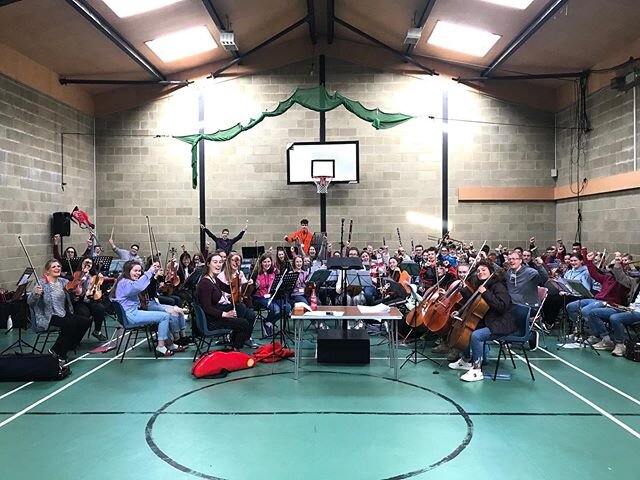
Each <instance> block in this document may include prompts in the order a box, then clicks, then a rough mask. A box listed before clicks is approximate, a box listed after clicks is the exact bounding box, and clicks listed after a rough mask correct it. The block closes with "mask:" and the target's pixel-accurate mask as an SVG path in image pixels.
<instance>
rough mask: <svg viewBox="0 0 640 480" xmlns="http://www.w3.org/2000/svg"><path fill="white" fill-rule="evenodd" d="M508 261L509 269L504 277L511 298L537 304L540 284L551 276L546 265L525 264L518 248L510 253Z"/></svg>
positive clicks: (515, 301)
mask: <svg viewBox="0 0 640 480" xmlns="http://www.w3.org/2000/svg"><path fill="white" fill-rule="evenodd" d="M536 260H537V259H536ZM507 262H508V264H509V269H508V270H506V271H505V272H504V277H505V280H506V282H507V289H508V290H509V295H510V296H511V300H512V301H513V302H514V303H520V304H526V305H536V304H537V303H538V286H539V285H543V284H544V283H545V282H546V281H547V280H548V278H549V276H548V275H547V273H546V271H545V270H544V266H539V267H540V268H539V269H536V268H531V267H527V266H525V265H523V263H522V253H520V252H519V251H518V250H514V251H512V252H511V253H509V256H508V257H507ZM536 265H537V264H536ZM537 266H538V265H537Z"/></svg>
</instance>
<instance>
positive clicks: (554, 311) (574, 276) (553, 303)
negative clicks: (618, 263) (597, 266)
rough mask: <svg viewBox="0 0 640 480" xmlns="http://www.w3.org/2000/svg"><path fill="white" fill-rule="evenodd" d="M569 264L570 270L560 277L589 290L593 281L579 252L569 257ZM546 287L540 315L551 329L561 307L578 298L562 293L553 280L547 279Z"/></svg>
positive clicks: (561, 289)
mask: <svg viewBox="0 0 640 480" xmlns="http://www.w3.org/2000/svg"><path fill="white" fill-rule="evenodd" d="M569 262H570V264H571V269H570V270H567V271H566V272H565V273H564V275H563V276H562V277H563V278H564V279H565V280H574V281H578V282H580V283H581V284H582V286H584V288H586V289H587V290H591V286H592V282H593V281H592V279H591V275H589V270H588V269H587V267H586V266H585V265H584V257H583V256H582V254H581V253H579V252H574V253H572V254H571V255H570V259H569ZM557 281H558V282H560V281H562V280H561V279H558V280H557ZM547 287H548V289H549V293H548V295H547V299H546V300H545V302H544V306H543V307H542V313H543V317H544V322H545V324H546V325H547V327H551V326H553V324H554V323H555V321H556V318H557V317H558V313H560V310H561V309H562V308H563V306H564V305H566V304H568V303H571V302H574V301H576V300H580V297H579V296H574V295H571V294H569V293H567V292H566V291H564V289H563V288H562V287H561V286H560V285H558V284H557V282H556V280H554V279H549V281H548V282H547Z"/></svg>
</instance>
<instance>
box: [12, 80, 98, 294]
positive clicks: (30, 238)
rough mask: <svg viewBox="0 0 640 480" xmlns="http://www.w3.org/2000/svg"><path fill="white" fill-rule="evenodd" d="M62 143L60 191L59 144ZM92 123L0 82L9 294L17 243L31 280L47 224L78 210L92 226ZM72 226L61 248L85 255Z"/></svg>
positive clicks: (18, 268) (46, 252) (41, 257)
mask: <svg viewBox="0 0 640 480" xmlns="http://www.w3.org/2000/svg"><path fill="white" fill-rule="evenodd" d="M62 132H65V133H71V132H73V133H86V134H88V135H65V140H64V181H65V182H66V183H67V185H66V187H65V190H64V191H63V190H62V188H61V185H60V184H61V180H62V176H61V169H60V167H61V139H60V134H61V133H62ZM92 132H93V119H92V118H91V117H90V116H88V115H86V114H84V113H81V112H78V111H77V110H74V109H72V108H70V107H67V106H65V105H63V104H61V103H60V102H57V101H55V100H53V99H51V98H49V97H47V96H45V95H42V94H40V93H38V92H36V91H35V90H32V89H31V88H29V87H26V86H24V85H22V84H20V83H18V82H16V81H14V80H11V79H9V78H7V77H4V76H2V75H0V224H1V225H2V228H1V229H0V258H2V263H1V264H0V287H3V288H7V289H10V290H12V289H13V288H14V286H15V283H16V281H17V280H18V277H19V275H20V273H22V271H23V270H24V268H25V267H27V266H28V263H27V259H26V258H25V256H24V254H23V252H22V249H21V247H20V245H19V243H18V240H17V237H18V235H20V236H21V237H22V240H23V242H24V243H25V245H26V246H27V249H28V251H29V254H30V255H31V258H32V260H33V262H34V264H35V267H36V269H37V270H38V272H40V271H41V267H42V266H43V265H44V263H45V261H46V260H47V259H49V258H50V257H51V233H50V226H49V222H50V217H51V214H52V213H53V212H56V211H71V210H72V209H73V207H74V206H76V205H78V206H79V207H80V208H82V209H83V210H85V211H86V212H87V213H88V214H89V215H90V217H91V218H95V212H94V209H93V203H94V188H93V178H94V168H93V137H92V135H91V134H92ZM86 238H87V237H86V235H85V234H84V232H80V230H79V228H78V227H77V226H75V225H72V236H71V237H69V238H65V239H64V244H65V247H66V246H69V245H73V246H75V247H76V248H77V249H78V250H80V251H81V252H82V251H84V248H86Z"/></svg>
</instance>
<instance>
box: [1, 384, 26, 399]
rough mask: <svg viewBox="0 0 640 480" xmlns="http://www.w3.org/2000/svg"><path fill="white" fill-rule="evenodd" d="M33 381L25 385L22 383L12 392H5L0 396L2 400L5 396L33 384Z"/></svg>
mask: <svg viewBox="0 0 640 480" xmlns="http://www.w3.org/2000/svg"><path fill="white" fill-rule="evenodd" d="M32 383H33V382H28V383H25V384H23V385H20V386H19V387H18V388H14V389H13V390H11V391H10V392H7V393H5V394H4V395H2V396H0V400H2V399H3V398H6V397H8V396H9V395H12V394H14V393H16V392H18V391H20V390H22V389H23V388H24V387H28V386H29V385H31V384H32Z"/></svg>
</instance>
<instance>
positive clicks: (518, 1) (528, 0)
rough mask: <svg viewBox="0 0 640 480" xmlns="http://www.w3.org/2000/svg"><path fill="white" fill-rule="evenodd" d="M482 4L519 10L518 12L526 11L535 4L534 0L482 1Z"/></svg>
mask: <svg viewBox="0 0 640 480" xmlns="http://www.w3.org/2000/svg"><path fill="white" fill-rule="evenodd" d="M480 1H481V2H488V3H495V4H496V5H501V6H503V7H509V8H517V9H518V10H526V8H527V7H528V6H529V5H531V4H532V3H533V0H480Z"/></svg>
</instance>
